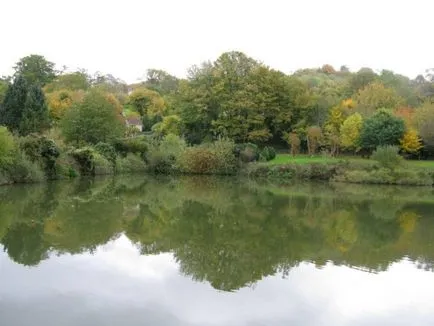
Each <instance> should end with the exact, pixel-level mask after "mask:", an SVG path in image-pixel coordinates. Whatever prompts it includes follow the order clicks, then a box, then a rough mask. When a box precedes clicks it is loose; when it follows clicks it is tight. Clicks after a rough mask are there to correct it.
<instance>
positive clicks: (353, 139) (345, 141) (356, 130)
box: [341, 113, 363, 151]
mask: <svg viewBox="0 0 434 326" xmlns="http://www.w3.org/2000/svg"><path fill="white" fill-rule="evenodd" d="M362 126H363V118H362V116H361V115H360V114H359V113H354V114H352V115H350V116H349V117H348V118H346V119H345V121H344V123H343V124H342V127H341V145H342V147H344V148H345V149H347V150H355V151H356V150H357V148H358V147H359V138H360V130H361V129H362Z"/></svg>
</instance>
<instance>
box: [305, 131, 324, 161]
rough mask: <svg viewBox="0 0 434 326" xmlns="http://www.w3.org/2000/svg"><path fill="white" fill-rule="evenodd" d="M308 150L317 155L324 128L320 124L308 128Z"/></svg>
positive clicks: (310, 153)
mask: <svg viewBox="0 0 434 326" xmlns="http://www.w3.org/2000/svg"><path fill="white" fill-rule="evenodd" d="M306 139H307V150H308V153H309V155H315V154H316V152H317V149H318V146H319V145H320V142H321V139H322V130H321V128H320V127H318V126H311V127H308V128H307V130H306Z"/></svg>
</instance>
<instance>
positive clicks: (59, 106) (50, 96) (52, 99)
mask: <svg viewBox="0 0 434 326" xmlns="http://www.w3.org/2000/svg"><path fill="white" fill-rule="evenodd" d="M83 97H84V92H83V91H71V90H67V89H61V90H58V91H54V92H51V93H47V104H48V108H49V111H50V117H51V118H52V119H54V120H56V121H58V120H60V119H62V118H63V116H64V115H65V113H66V112H67V111H68V110H69V109H71V107H72V106H73V105H74V104H75V103H79V102H81V101H82V100H83Z"/></svg>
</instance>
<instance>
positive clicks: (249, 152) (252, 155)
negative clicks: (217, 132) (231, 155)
mask: <svg viewBox="0 0 434 326" xmlns="http://www.w3.org/2000/svg"><path fill="white" fill-rule="evenodd" d="M235 153H236V155H237V156H238V157H239V158H240V160H241V162H243V163H250V162H255V161H258V160H259V155H260V152H259V148H258V146H256V145H255V144H252V143H246V144H238V145H236V146H235Z"/></svg>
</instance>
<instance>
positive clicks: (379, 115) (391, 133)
mask: <svg viewBox="0 0 434 326" xmlns="http://www.w3.org/2000/svg"><path fill="white" fill-rule="evenodd" d="M404 133H405V123H404V120H402V119H401V118H398V117H395V116H394V115H393V114H391V113H390V112H389V111H387V110H385V109H380V110H378V111H377V112H376V113H375V114H374V115H372V116H371V117H370V118H368V119H366V120H365V121H364V123H363V126H362V130H361V132H360V145H361V147H362V148H365V149H368V150H374V149H375V148H377V147H378V146H387V145H399V141H400V139H402V137H403V136H404Z"/></svg>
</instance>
